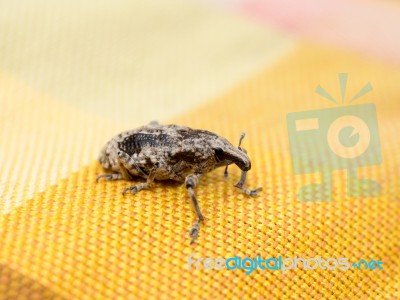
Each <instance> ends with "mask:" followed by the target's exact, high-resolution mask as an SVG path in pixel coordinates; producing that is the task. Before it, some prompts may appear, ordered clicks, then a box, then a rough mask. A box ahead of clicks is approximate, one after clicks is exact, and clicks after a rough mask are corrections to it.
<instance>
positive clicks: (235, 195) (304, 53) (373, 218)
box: [0, 45, 400, 299]
mask: <svg viewBox="0 0 400 300" xmlns="http://www.w3.org/2000/svg"><path fill="white" fill-rule="evenodd" d="M343 71H346V72H348V73H349V83H348V93H349V94H355V92H357V91H358V89H359V88H360V87H361V86H363V85H364V84H365V83H366V82H368V81H370V82H371V83H372V84H373V86H374V91H373V93H369V94H368V95H366V96H364V98H363V100H362V103H364V102H365V103H367V102H374V103H375V104H376V106H377V111H378V118H379V126H380V134H381V146H382V155H383V164H382V165H380V166H373V167H368V168H363V169H361V170H360V172H359V174H360V176H362V177H365V178H372V179H375V180H377V181H378V182H380V183H381V184H382V188H383V194H382V195H381V196H380V197H377V198H348V197H346V193H345V189H346V184H345V173H344V172H341V171H340V172H335V174H334V179H333V201H332V202H329V203H300V202H298V201H297V199H296V193H297V191H298V189H299V187H300V186H301V185H303V184H304V183H306V182H312V181H317V180H319V176H318V174H315V175H293V174H292V168H291V162H290V152H289V143H288V136H287V130H286V123H285V118H286V114H287V113H288V112H295V111H302V110H309V109H317V108H328V107H331V104H330V103H329V102H327V101H325V100H323V99H322V98H321V97H320V96H318V95H317V94H315V93H314V89H315V87H316V86H317V85H318V84H321V85H323V86H324V87H325V88H326V89H327V90H329V91H332V92H331V93H332V96H338V95H339V88H338V82H337V77H336V74H337V73H339V72H343ZM399 82H400V72H399V70H398V69H396V68H392V67H390V66H387V65H382V64H380V63H377V62H373V61H366V60H365V59H362V58H359V57H358V56H356V55H353V54H348V53H340V52H338V51H337V50H330V49H325V48H320V47H317V46H315V45H300V46H299V47H298V48H297V49H296V51H295V52H294V53H292V54H291V55H290V56H288V57H287V58H286V59H285V60H283V61H282V62H280V63H279V64H277V65H276V66H274V67H273V68H271V67H265V68H264V70H262V71H261V72H259V73H258V74H256V75H254V76H253V77H251V78H249V79H248V80H246V81H243V82H242V83H240V84H238V85H237V86H234V87H233V88H232V89H230V90H229V91H227V92H226V93H224V94H223V95H221V96H220V97H217V98H215V99H213V100H212V101H209V102H208V103H205V104H203V106H201V107H199V108H197V109H194V110H192V111H190V112H188V113H185V114H183V115H181V116H179V117H175V118H173V119H170V120H169V121H170V122H174V123H179V124H185V125H189V126H191V127H194V128H203V129H208V130H212V131H215V132H217V133H219V134H221V135H223V136H225V137H227V138H228V139H229V140H230V141H232V142H233V143H236V142H237V140H238V137H239V134H240V132H242V131H246V133H247V136H246V138H245V140H244V142H243V146H245V147H246V149H247V150H248V153H249V156H250V157H251V159H252V170H251V171H250V172H249V174H248V185H249V186H252V187H255V186H262V187H263V188H264V189H263V191H262V192H261V194H260V196H259V197H257V198H250V197H246V196H245V195H243V194H241V193H240V191H238V190H237V189H235V188H234V187H233V186H232V185H233V183H235V181H236V180H237V178H238V177H239V172H238V170H237V169H236V168H234V167H232V168H230V179H229V182H225V181H224V180H223V170H220V171H214V172H212V173H210V174H208V175H206V176H204V178H202V179H201V181H200V184H199V186H198V188H197V190H196V193H197V196H198V199H199V201H200V206H201V209H202V212H203V214H204V215H205V216H206V222H205V223H204V224H203V225H202V227H201V231H200V237H199V238H198V240H197V243H195V244H193V245H190V244H189V241H190V240H189V236H188V230H189V229H190V228H191V226H192V223H193V221H194V214H193V212H192V211H191V208H190V204H189V201H188V195H187V193H186V190H185V188H184V186H183V185H174V184H164V183H159V184H157V185H156V187H155V188H154V189H152V190H146V191H141V192H140V193H139V194H137V195H127V196H125V197H123V196H122V195H121V193H120V192H121V190H122V189H123V188H124V187H126V186H128V185H129V184H130V183H127V182H124V181H118V182H100V183H98V184H96V183H95V177H96V175H97V174H99V173H101V172H102V170H101V167H100V166H99V164H98V163H97V162H96V161H95V160H94V159H95V157H93V162H92V163H91V164H90V165H87V166H83V167H81V168H80V170H79V171H78V172H76V173H73V174H69V175H68V176H67V178H66V179H63V180H58V181H57V182H56V183H55V184H54V185H52V186H50V187H48V188H46V190H45V191H44V192H42V193H35V195H34V197H33V198H32V199H31V200H29V201H24V202H23V205H22V206H20V207H17V208H14V209H12V210H10V211H9V213H8V214H5V215H3V216H2V218H1V221H0V236H1V248H0V297H1V299H47V298H60V299H61V298H64V299H129V298H140V299H146V298H157V299H170V298H175V299H180V298H186V299H187V298H193V299H210V298H220V299H223V298H226V299H245V298H258V299H273V298H275V299H300V298H309V299H311V298H314V299H398V298H400V271H399V267H400V264H399V261H398V253H399V250H400V245H399V241H400V228H399V226H400V222H399V219H400V200H399V196H398V195H399V194H400V185H399V182H398V178H399V176H400V173H399V172H400V168H399V166H400V144H399V143H398V141H397V132H398V131H399V129H400V119H399V118H398V114H399V111H400V102H399ZM335 93H336V94H335ZM31 107H33V104H32V106H31ZM60 113H62V112H60ZM56 116H57V115H56V114H54V115H53V116H52V117H54V118H56ZM15 126H19V125H18V124H16V125H15ZM88 126H90V125H89V124H88ZM98 129H99V128H95V127H93V129H92V130H91V131H90V133H91V135H93V137H92V138H93V139H95V140H98V139H100V138H104V133H103V132H101V130H98ZM71 143H73V140H71ZM47 146H48V147H50V146H49V145H47ZM10 159H12V160H13V162H14V165H15V166H18V168H20V170H21V174H23V172H22V170H23V168H24V166H26V165H27V164H28V162H27V161H25V160H24V156H23V155H22V152H21V153H19V155H13V156H10ZM32 159H33V160H34V158H32ZM3 175H4V174H3ZM16 180H17V181H18V178H17V179H16ZM192 253H193V254H195V256H196V257H203V258H205V257H211V258H218V257H225V258H227V257H230V256H235V255H238V256H241V257H256V256H257V255H261V256H263V257H270V256H273V257H276V256H278V255H282V256H283V257H293V256H294V255H297V256H298V257H303V258H311V257H317V256H323V257H336V258H338V257H347V258H349V260H351V261H358V260H359V259H361V258H365V259H380V260H381V261H383V262H384V270H375V271H370V270H354V269H350V270H347V271H340V270H333V271H327V270H325V271H324V270H319V269H317V270H313V271H312V270H308V271H304V270H302V269H298V270H295V271H288V272H287V273H286V274H285V275H282V274H281V273H280V272H272V271H261V270H257V271H254V272H253V273H252V274H251V275H246V274H245V272H244V271H243V270H241V271H239V270H234V271H228V270H224V271H217V270H204V268H203V269H201V270H188V266H187V260H188V256H189V255H190V254H192Z"/></svg>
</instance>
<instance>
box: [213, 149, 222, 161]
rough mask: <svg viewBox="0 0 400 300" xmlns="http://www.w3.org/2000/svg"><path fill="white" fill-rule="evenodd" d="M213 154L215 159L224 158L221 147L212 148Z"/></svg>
mask: <svg viewBox="0 0 400 300" xmlns="http://www.w3.org/2000/svg"><path fill="white" fill-rule="evenodd" d="M214 156H215V158H216V159H217V161H221V160H224V151H223V150H222V149H221V148H214Z"/></svg>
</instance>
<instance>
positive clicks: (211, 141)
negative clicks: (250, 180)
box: [99, 124, 251, 182]
mask: <svg viewBox="0 0 400 300" xmlns="http://www.w3.org/2000/svg"><path fill="white" fill-rule="evenodd" d="M99 161H100V163H101V165H102V166H103V167H104V168H105V169H106V170H110V171H113V172H117V173H121V174H122V175H123V177H124V178H125V179H132V177H134V176H140V177H143V178H147V177H148V175H149V173H150V171H151V170H153V172H155V173H154V174H153V175H155V177H154V179H156V180H165V179H172V180H176V181H180V182H183V181H184V180H185V177H186V176H187V175H189V174H204V173H207V172H209V171H211V170H213V169H215V168H218V167H221V166H225V165H229V164H231V163H235V164H237V165H238V166H239V168H241V169H242V170H246V171H247V170H249V169H250V168H251V163H250V159H249V157H248V156H247V154H246V153H244V152H243V151H241V150H240V149H238V148H237V147H234V146H233V145H232V144H231V143H230V142H229V141H228V140H227V139H225V138H223V137H220V136H218V135H217V134H215V133H212V132H210V131H206V130H198V129H191V128H189V127H185V126H179V125H159V124H150V125H146V126H142V127H140V128H137V129H135V130H130V131H126V132H122V133H120V134H118V135H117V136H115V137H113V138H112V139H111V140H110V141H109V142H108V143H107V144H106V145H105V147H104V148H103V149H102V151H101V153H100V156H99Z"/></svg>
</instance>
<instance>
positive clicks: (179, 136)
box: [97, 122, 261, 242]
mask: <svg viewBox="0 0 400 300" xmlns="http://www.w3.org/2000/svg"><path fill="white" fill-rule="evenodd" d="M243 137H244V134H243V135H242V137H241V139H240V141H241V140H242V139H243ZM99 161H100V163H101V165H102V166H103V167H104V168H105V169H106V170H107V171H109V172H112V173H110V174H102V175H99V176H97V180H98V179H100V178H105V179H106V180H118V179H125V180H133V179H134V178H135V177H142V178H145V179H146V182H144V183H139V184H137V185H134V186H131V187H128V188H126V189H124V190H123V191H122V193H123V194H125V193H126V192H128V191H130V192H131V193H133V194H135V193H137V192H138V191H140V190H142V189H144V188H150V187H151V186H152V185H153V182H154V180H166V179H172V180H175V181H179V182H185V184H186V188H187V190H188V192H189V195H190V198H191V201H192V204H193V207H194V210H195V212H196V216H197V220H196V222H195V224H194V226H193V228H192V229H191V230H190V236H191V237H192V242H193V241H194V240H195V239H196V238H197V236H198V232H199V226H200V222H201V221H203V220H204V217H203V215H202V214H201V211H200V208H199V205H198V201H197V199H196V196H195V194H194V189H195V187H196V185H197V182H198V179H199V178H200V177H201V176H202V175H203V174H205V173H208V172H210V171H212V170H214V169H216V168H219V167H223V166H225V167H226V169H225V176H227V166H229V165H230V164H236V165H237V166H238V167H239V168H240V169H241V170H242V176H241V178H240V180H239V182H238V183H237V184H236V185H235V186H236V187H238V188H240V189H241V190H242V191H243V192H244V193H246V194H248V195H251V196H255V195H256V194H257V191H259V190H261V188H257V189H254V190H248V189H245V188H243V185H244V182H245V179H246V172H247V171H249V170H250V168H251V162H250V158H249V157H248V155H247V153H246V150H245V149H244V148H241V147H240V142H239V147H234V146H233V145H232V144H231V143H230V142H229V141H228V140H227V139H225V138H224V137H221V136H218V135H217V134H215V133H212V132H210V131H206V130H198V129H191V128H189V127H185V126H179V125H160V124H158V123H155V122H153V123H150V124H149V125H146V126H142V127H140V128H137V129H135V130H130V131H126V132H122V133H120V134H118V135H117V136H115V137H113V138H112V139H111V140H110V141H109V142H108V143H107V144H106V145H105V147H104V148H103V149H102V151H101V153H100V156H99Z"/></svg>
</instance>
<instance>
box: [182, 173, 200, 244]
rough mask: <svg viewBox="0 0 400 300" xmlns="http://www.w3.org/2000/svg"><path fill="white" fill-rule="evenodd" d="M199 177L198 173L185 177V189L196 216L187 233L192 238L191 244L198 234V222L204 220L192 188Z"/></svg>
mask: <svg viewBox="0 0 400 300" xmlns="http://www.w3.org/2000/svg"><path fill="white" fill-rule="evenodd" d="M199 178H200V175H197V174H191V175H188V176H187V177H186V179H185V185H186V189H187V191H188V193H189V196H190V200H191V202H192V205H193V209H194V211H195V213H196V217H197V219H196V222H195V223H194V225H193V227H192V229H191V230H190V231H189V235H190V237H191V238H192V240H191V241H190V243H191V244H193V243H194V241H195V240H196V238H197V237H198V236H199V231H200V222H202V221H204V217H203V214H202V213H201V211H200V207H199V202H198V201H197V198H196V195H195V194H194V189H195V188H196V186H197V183H198V181H199Z"/></svg>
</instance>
